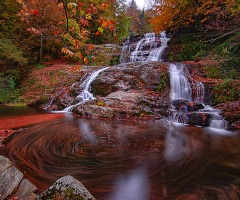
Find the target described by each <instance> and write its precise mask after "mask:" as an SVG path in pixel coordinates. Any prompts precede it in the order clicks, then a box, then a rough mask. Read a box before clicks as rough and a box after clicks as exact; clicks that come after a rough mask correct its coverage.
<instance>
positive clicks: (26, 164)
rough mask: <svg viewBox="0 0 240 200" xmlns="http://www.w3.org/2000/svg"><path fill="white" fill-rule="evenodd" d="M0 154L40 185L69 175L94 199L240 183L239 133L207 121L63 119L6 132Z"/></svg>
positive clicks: (174, 194) (185, 193)
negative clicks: (203, 123) (207, 125)
mask: <svg viewBox="0 0 240 200" xmlns="http://www.w3.org/2000/svg"><path fill="white" fill-rule="evenodd" d="M218 131H219V130H218ZM0 153H1V154H3V155H5V156H7V157H8V158H10V159H11V160H12V162H13V163H14V164H15V165H16V166H17V168H18V169H20V170H21V171H22V172H24V174H25V176H26V177H27V178H28V179H29V180H30V181H32V182H33V183H34V184H35V185H36V186H37V187H38V189H39V191H43V190H44V189H46V188H47V187H49V186H50V185H51V184H52V183H54V182H55V181H56V180H57V179H58V178H60V177H62V176H64V175H72V176H74V177H75V178H77V179H78V180H80V181H81V182H82V183H83V184H84V185H85V186H86V187H87V188H88V189H89V191H90V192H91V193H92V194H93V195H94V196H95V197H96V199H100V200H101V199H104V200H106V199H107V200H109V199H113V200H115V199H116V200H117V199H134V200H135V199H140V200H141V199H142V200H145V199H146V200H148V199H153V200H155V199H169V200H171V199H181V198H182V199H190V197H194V198H195V199H204V198H199V196H198V195H200V196H201V195H202V196H204V195H205V196H206V197H207V198H206V199H211V198H210V197H214V198H215V197H217V196H218V195H219V191H224V190H225V189H226V188H228V187H230V185H234V187H235V188H238V186H239V185H238V179H239V177H240V138H239V136H238V135H234V134H231V133H229V132H227V131H225V132H224V134H223V132H216V130H214V129H208V128H205V129H203V128H197V127H185V126H174V125H171V124H170V125H169V128H168V129H166V128H164V127H161V126H160V125H159V124H157V123H145V124H144V123H132V122H121V121H111V120H96V119H95V120H94V119H73V118H66V119H58V120H55V121H52V122H47V123H43V124H40V125H35V126H31V127H29V129H28V130H24V131H22V132H21V133H19V134H17V135H15V136H12V137H10V138H8V140H6V141H5V144H4V147H3V148H2V149H1V150H0ZM224 188H225V189H224ZM231 191H232V190H231ZM234 191H235V192H236V191H237V190H236V189H235V190H234ZM236 194H237V195H238V192H236ZM194 198H192V199H194ZM214 198H213V199H214Z"/></svg>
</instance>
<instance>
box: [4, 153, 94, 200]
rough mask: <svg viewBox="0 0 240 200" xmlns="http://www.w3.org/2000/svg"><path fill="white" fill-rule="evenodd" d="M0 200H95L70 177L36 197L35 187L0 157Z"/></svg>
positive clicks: (81, 185) (9, 162) (65, 177)
mask: <svg viewBox="0 0 240 200" xmlns="http://www.w3.org/2000/svg"><path fill="white" fill-rule="evenodd" d="M0 183H1V186H0V200H4V199H18V200H33V199H38V200H40V199H76V200H77V199H83V200H95V198H94V197H93V196H92V195H91V194H90V192H89V191H88V190H87V189H86V188H85V187H84V186H83V184H82V183H80V182H79V181H78V180H76V179H75V178H73V177H72V176H64V177H62V178H60V179H59V180H57V181H56V182H55V183H54V184H53V185H52V186H50V187H49V188H48V189H47V190H45V191H44V192H42V193H41V194H39V195H37V187H36V186H34V185H33V184H32V183H31V182H30V181H29V180H27V179H25V178H24V175H23V173H22V172H20V171H19V170H17V169H16V168H15V167H14V166H13V165H12V164H11V161H10V160H9V159H7V158H5V157H4V156H2V155H0Z"/></svg>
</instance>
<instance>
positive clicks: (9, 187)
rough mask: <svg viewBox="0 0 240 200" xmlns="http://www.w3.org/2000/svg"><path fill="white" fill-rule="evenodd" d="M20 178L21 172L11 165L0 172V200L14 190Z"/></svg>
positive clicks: (21, 176)
mask: <svg viewBox="0 0 240 200" xmlns="http://www.w3.org/2000/svg"><path fill="white" fill-rule="evenodd" d="M22 178H23V174H22V173H21V172H20V171H19V170H17V169H16V168H15V167H13V166H10V167H8V168H7V169H6V170H5V171H3V172H2V173H0V183H1V186H0V194H1V196H0V200H2V199H5V198H6V197H7V196H8V195H10V194H11V193H12V192H13V191H15V190H16V189H17V187H18V184H19V183H20V181H21V180H22Z"/></svg>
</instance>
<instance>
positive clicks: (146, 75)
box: [122, 62, 161, 90]
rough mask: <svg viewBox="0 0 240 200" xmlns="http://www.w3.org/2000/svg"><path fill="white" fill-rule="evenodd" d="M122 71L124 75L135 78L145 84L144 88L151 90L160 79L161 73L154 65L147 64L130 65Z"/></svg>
mask: <svg viewBox="0 0 240 200" xmlns="http://www.w3.org/2000/svg"><path fill="white" fill-rule="evenodd" d="M129 65H130V67H129ZM122 71H123V72H124V73H126V74H130V75H133V76H135V77H136V78H138V79H139V80H140V81H141V82H142V83H144V84H146V87H147V88H148V89H151V90H155V89H156V87H157V85H158V84H159V82H160V79H161V74H160V72H161V71H160V70H159V69H158V68H157V67H156V65H155V64H153V63H149V62H148V63H146V62H142V63H141V62H140V63H139V62H136V63H131V64H128V66H127V67H124V68H123V69H122Z"/></svg>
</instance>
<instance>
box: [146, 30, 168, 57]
mask: <svg viewBox="0 0 240 200" xmlns="http://www.w3.org/2000/svg"><path fill="white" fill-rule="evenodd" d="M160 36H161V37H160V40H161V46H160V47H159V48H156V49H153V50H152V51H150V54H149V56H148V57H147V61H162V53H163V51H164V49H166V48H167V43H168V41H169V40H170V38H167V37H166V32H165V31H164V32H161V34H160Z"/></svg>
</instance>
